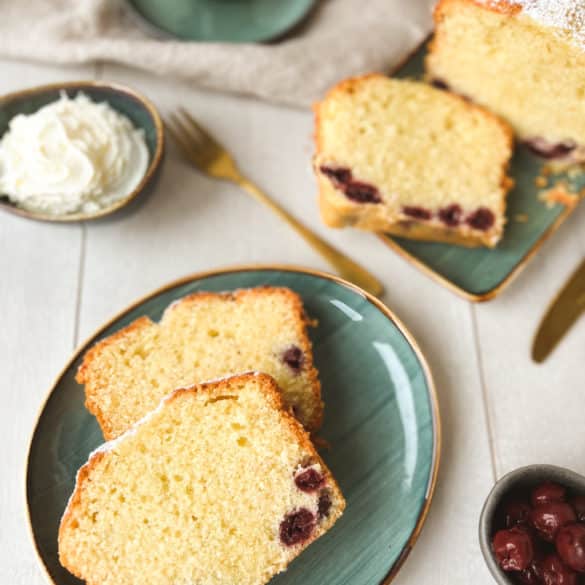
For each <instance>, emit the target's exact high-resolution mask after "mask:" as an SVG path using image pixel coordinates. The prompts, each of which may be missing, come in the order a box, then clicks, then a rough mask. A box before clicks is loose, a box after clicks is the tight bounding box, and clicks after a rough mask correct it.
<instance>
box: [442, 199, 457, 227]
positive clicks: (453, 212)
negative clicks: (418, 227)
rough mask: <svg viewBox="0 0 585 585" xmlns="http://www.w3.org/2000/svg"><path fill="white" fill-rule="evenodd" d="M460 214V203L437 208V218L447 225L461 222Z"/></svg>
mask: <svg viewBox="0 0 585 585" xmlns="http://www.w3.org/2000/svg"><path fill="white" fill-rule="evenodd" d="M462 215H463V210H462V209H461V206H460V205H457V203H454V204H453V205H448V206H447V207H442V208H441V209H439V219H440V220H441V221H442V222H443V223H444V224H445V225H448V226H449V227H455V226H458V225H459V224H460V223H461V216H462Z"/></svg>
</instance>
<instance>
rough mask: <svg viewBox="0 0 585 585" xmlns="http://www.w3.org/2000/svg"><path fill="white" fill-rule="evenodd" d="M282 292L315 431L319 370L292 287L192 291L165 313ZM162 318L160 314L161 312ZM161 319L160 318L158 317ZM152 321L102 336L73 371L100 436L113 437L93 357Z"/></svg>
mask: <svg viewBox="0 0 585 585" xmlns="http://www.w3.org/2000/svg"><path fill="white" fill-rule="evenodd" d="M274 294H278V295H283V296H284V297H286V298H287V299H288V300H289V302H290V303H291V304H292V306H293V307H294V313H295V323H296V326H297V331H296V333H297V335H298V339H299V340H300V343H301V345H302V347H301V350H302V351H303V353H304V356H305V371H306V375H307V377H308V378H309V381H310V385H311V393H312V396H313V402H314V404H315V408H314V409H313V417H312V419H311V420H310V422H309V423H308V424H307V429H308V430H309V431H316V430H318V429H319V428H320V427H321V425H322V422H323V403H322V400H321V383H320V381H319V373H318V371H317V369H316V368H315V366H314V361H313V351H312V346H311V343H310V340H309V336H308V333H307V328H308V326H310V325H311V324H312V323H311V321H310V320H309V319H308V317H307V315H306V313H305V310H304V307H303V304H302V301H301V298H300V297H299V295H297V294H296V293H294V292H293V291H292V290H290V289H287V288H284V287H271V286H260V287H255V288H252V289H238V290H235V291H231V292H221V293H215V292H208V291H202V292H196V293H192V294H190V295H187V296H185V297H183V298H181V299H179V300H177V301H175V302H174V303H172V304H171V305H169V306H168V307H167V309H166V310H165V313H166V312H167V311H172V310H173V308H174V307H176V306H178V305H179V304H180V305H183V306H184V305H189V304H196V303H198V302H201V301H204V300H206V299H210V298H218V297H219V298H229V299H233V300H234V301H235V302H243V301H244V300H245V299H246V298H247V297H249V296H262V295H274ZM163 318H164V315H163ZM161 321H162V319H161ZM154 325H155V323H154V322H153V321H152V320H151V319H150V318H149V317H147V316H143V317H139V318H138V319H136V320H135V321H133V322H132V323H131V324H130V325H128V326H126V327H124V328H122V329H120V330H119V331H117V332H116V333H114V334H112V335H110V336H109V337H106V338H105V339H102V340H101V341H99V342H98V343H96V344H95V345H94V346H93V347H92V348H91V349H90V350H89V351H88V352H87V353H86V354H85V356H84V358H83V361H82V363H81V365H80V367H79V369H78V371H77V374H76V377H75V379H76V381H77V382H78V383H79V384H83V385H84V386H85V407H86V408H87V410H88V411H89V412H91V413H92V414H93V415H94V416H95V417H96V419H97V421H98V424H99V425H100V428H101V429H102V432H103V434H104V438H105V439H106V440H110V439H112V438H114V436H115V435H114V433H113V430H114V429H113V428H112V426H111V424H110V423H109V421H108V419H107V417H106V416H105V414H104V413H103V412H102V409H101V407H100V403H99V400H98V399H97V390H98V388H94V386H93V384H92V379H91V375H90V370H91V368H92V365H93V363H94V361H95V360H96V358H97V357H98V356H99V355H100V354H101V352H102V351H103V350H104V349H105V348H107V347H108V346H110V345H115V344H116V343H118V342H119V341H121V340H123V339H125V338H128V337H131V336H134V335H139V334H140V332H141V331H142V330H143V329H147V328H149V327H152V326H154ZM236 373H238V372H233V374H236Z"/></svg>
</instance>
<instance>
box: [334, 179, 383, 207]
mask: <svg viewBox="0 0 585 585" xmlns="http://www.w3.org/2000/svg"><path fill="white" fill-rule="evenodd" d="M343 192H344V193H345V196H346V197H347V198H348V199H351V200H352V201H355V202H356V203H382V198H381V197H380V193H379V192H378V189H376V187H374V186H373V185H370V184H368V183H362V182H361V181H351V182H350V183H349V184H347V185H346V186H345V188H344V190H343Z"/></svg>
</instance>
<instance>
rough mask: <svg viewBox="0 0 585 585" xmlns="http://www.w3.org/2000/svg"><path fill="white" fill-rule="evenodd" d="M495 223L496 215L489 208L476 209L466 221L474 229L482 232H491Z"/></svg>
mask: <svg viewBox="0 0 585 585" xmlns="http://www.w3.org/2000/svg"><path fill="white" fill-rule="evenodd" d="M495 221H496V218H495V216H494V214H493V213H492V212H491V211H490V210H489V209H488V208H487V207H480V208H479V209H476V210H475V211H474V212H473V213H472V214H471V215H470V216H469V217H468V218H467V220H466V222H467V223H468V224H469V225H470V226H471V227H472V228H473V229H476V230H480V231H482V232H485V231H487V230H489V229H490V228H491V227H492V226H493V225H494V222H495Z"/></svg>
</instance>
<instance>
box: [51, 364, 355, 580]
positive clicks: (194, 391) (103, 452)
mask: <svg viewBox="0 0 585 585" xmlns="http://www.w3.org/2000/svg"><path fill="white" fill-rule="evenodd" d="M251 379H255V380H256V381H257V382H259V385H258V387H259V388H260V390H261V391H262V392H263V394H264V395H265V397H266V398H267V401H268V402H269V403H270V405H271V406H272V407H273V408H274V409H275V410H277V411H279V412H280V415H281V417H282V420H283V421H284V423H285V424H286V426H287V427H288V428H289V429H290V431H291V432H292V433H293V435H294V436H295V438H296V440H297V441H298V443H299V444H300V445H301V447H302V448H303V449H305V450H306V451H308V452H309V453H310V455H311V460H312V461H314V462H315V463H318V464H319V465H320V466H321V470H322V472H323V473H324V476H325V478H326V480H327V486H328V488H330V489H331V490H332V492H333V494H334V496H335V500H336V502H337V504H338V507H337V513H336V514H335V515H332V517H331V518H330V522H328V527H327V528H326V529H325V530H327V529H328V528H329V527H331V526H332V525H333V524H334V523H335V522H336V520H337V519H338V518H339V517H340V516H341V514H342V512H343V510H344V509H345V506H346V502H345V499H344V497H343V494H342V493H341V489H340V488H339V485H338V484H337V481H336V480H335V478H334V477H333V475H332V474H331V472H330V471H329V468H328V467H327V465H326V464H325V462H324V461H323V459H322V457H321V456H320V455H319V453H318V452H317V450H316V449H315V447H314V445H313V444H312V442H311V440H310V438H309V435H308V433H307V432H306V431H305V429H304V428H303V426H302V425H301V424H300V423H299V421H298V420H297V419H296V418H295V417H294V416H293V415H292V414H291V413H290V411H289V409H288V408H287V407H286V405H285V404H284V402H283V399H282V393H281V391H280V389H279V387H278V385H277V383H276V381H275V380H274V378H272V377H271V376H269V375H268V374H263V373H259V372H246V373H243V374H238V375H235V376H230V377H226V378H223V379H220V380H215V381H210V382H204V383H202V384H196V385H193V386H191V387H189V388H179V389H177V390H175V391H174V392H172V393H171V394H169V395H168V396H166V397H165V398H163V400H162V401H161V406H163V405H166V404H170V403H172V402H174V401H176V400H179V399H181V397H189V396H195V395H200V394H208V395H209V397H210V398H213V397H216V398H221V397H223V396H226V395H230V394H231V395H233V394H234V393H236V394H237V392H238V389H237V385H238V384H245V383H246V382H247V381H249V380H251ZM149 416H150V415H146V416H145V417H144V418H143V419H142V420H140V421H138V422H137V423H136V424H135V425H134V427H132V428H131V429H128V431H126V432H125V433H124V434H122V435H120V437H118V438H117V439H115V440H114V441H112V442H110V443H109V444H108V443H106V444H105V445H103V446H102V447H100V448H99V449H98V450H96V451H94V452H93V453H92V454H90V456H89V459H88V461H87V462H86V463H85V464H84V465H83V466H82V467H81V468H80V469H79V471H78V473H77V478H76V482H75V488H74V491H73V493H72V495H71V497H70V499H69V502H68V503H67V506H66V508H65V511H64V513H63V516H62V518H61V523H60V525H59V531H58V553H59V562H60V563H61V565H62V566H63V567H65V568H66V569H67V570H68V571H69V572H70V573H72V574H73V575H75V576H76V577H78V578H80V579H83V576H82V575H81V574H80V572H79V570H78V569H77V567H76V566H75V564H74V562H73V561H72V560H71V559H70V557H69V555H68V550H67V547H65V546H63V542H64V540H65V539H64V534H65V532H66V531H67V530H69V529H70V528H72V527H73V526H72V523H74V522H76V520H75V512H76V510H78V509H79V508H80V506H81V502H82V497H83V493H84V490H85V486H86V484H87V482H88V481H90V476H91V474H92V472H93V470H94V469H95V468H96V466H97V465H98V464H99V462H100V461H101V460H102V459H103V458H104V457H106V456H107V452H108V446H109V445H110V444H114V443H117V442H118V441H120V440H123V439H124V437H125V436H127V435H129V434H131V433H132V432H133V431H134V429H135V428H136V427H138V426H140V425H142V424H144V423H145V422H147V421H148V419H149ZM321 534H322V532H316V533H314V534H313V535H311V536H310V537H309V538H308V539H307V541H306V542H305V543H304V544H303V546H302V547H297V549H296V553H295V554H294V556H293V557H292V558H296V557H297V556H298V555H299V554H301V552H303V550H304V549H305V548H306V547H307V546H308V545H309V544H310V543H311V542H313V541H314V540H316V539H317V538H318V537H319V536H320V535H321ZM291 560H292V559H291ZM87 583H88V585H91V582H90V581H87ZM94 585H99V584H98V583H96V584H94Z"/></svg>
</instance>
